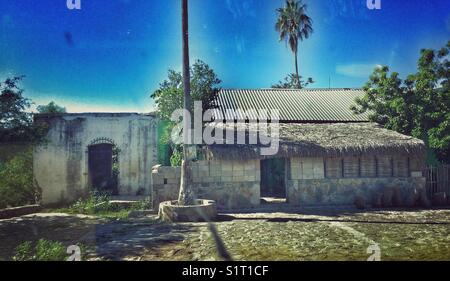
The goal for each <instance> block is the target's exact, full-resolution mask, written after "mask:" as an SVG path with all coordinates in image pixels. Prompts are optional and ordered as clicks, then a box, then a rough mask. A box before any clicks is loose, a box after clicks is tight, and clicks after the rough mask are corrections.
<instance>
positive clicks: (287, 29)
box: [275, 0, 313, 88]
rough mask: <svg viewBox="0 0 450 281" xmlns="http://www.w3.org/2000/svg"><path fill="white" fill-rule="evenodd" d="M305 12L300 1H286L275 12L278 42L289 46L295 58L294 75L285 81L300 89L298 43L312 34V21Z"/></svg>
mask: <svg viewBox="0 0 450 281" xmlns="http://www.w3.org/2000/svg"><path fill="white" fill-rule="evenodd" d="M306 10H307V5H306V4H304V3H303V2H302V0H286V2H285V5H284V7H282V8H279V9H277V10H276V12H277V16H278V18H277V22H276V24H275V30H276V31H277V32H278V33H279V34H280V38H279V40H280V41H285V42H286V44H289V47H290V48H291V51H292V53H294V57H295V75H294V76H293V77H289V76H288V77H287V79H288V81H286V82H290V83H292V82H293V81H292V78H293V79H294V82H296V86H295V87H294V88H301V87H302V85H301V83H300V82H301V81H300V79H301V77H300V75H299V71H298V45H299V41H303V40H304V39H307V38H308V37H309V36H310V35H311V34H312V33H313V28H312V19H311V18H310V17H309V16H308V15H307V14H306ZM297 78H298V79H297ZM289 80H291V81H289ZM281 84H283V82H281Z"/></svg>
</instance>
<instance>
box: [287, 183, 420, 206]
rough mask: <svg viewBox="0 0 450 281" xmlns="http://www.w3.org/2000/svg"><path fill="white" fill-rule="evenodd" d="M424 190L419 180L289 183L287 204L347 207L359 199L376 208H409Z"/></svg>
mask: <svg viewBox="0 0 450 281" xmlns="http://www.w3.org/2000/svg"><path fill="white" fill-rule="evenodd" d="M424 190H425V178H423V177H418V178H342V179H308V180H289V181H288V184H287V200H288V203H289V204H292V205H300V206H307V205H349V204H354V202H355V199H356V198H359V200H361V199H363V200H364V202H365V203H366V204H367V205H371V206H377V207H378V206H380V205H383V206H385V207H389V206H390V205H398V206H410V205H412V204H413V203H412V201H415V202H416V201H417V200H419V196H420V194H421V193H422V192H423V191H424ZM388 197H389V198H388ZM395 201H397V202H395Z"/></svg>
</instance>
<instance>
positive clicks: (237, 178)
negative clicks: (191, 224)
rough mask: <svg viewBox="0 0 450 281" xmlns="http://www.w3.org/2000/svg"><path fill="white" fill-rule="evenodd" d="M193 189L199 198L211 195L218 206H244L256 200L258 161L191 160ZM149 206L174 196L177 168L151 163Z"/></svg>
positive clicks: (220, 207) (177, 187)
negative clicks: (151, 197)
mask: <svg viewBox="0 0 450 281" xmlns="http://www.w3.org/2000/svg"><path fill="white" fill-rule="evenodd" d="M191 172H192V177H193V189H194V192H195V195H196V196H197V198H199V199H212V200H215V201H216V203H217V207H218V208H219V209H234V208H248V207H252V206H258V205H259V203H260V178H261V174H260V164H259V161H258V160H249V161H225V160H222V161H197V162H193V163H191ZM152 179H153V206H158V205H159V203H160V202H162V201H167V200H175V199H177V198H178V191H179V187H180V168H179V167H162V166H155V167H154V168H153V171H152Z"/></svg>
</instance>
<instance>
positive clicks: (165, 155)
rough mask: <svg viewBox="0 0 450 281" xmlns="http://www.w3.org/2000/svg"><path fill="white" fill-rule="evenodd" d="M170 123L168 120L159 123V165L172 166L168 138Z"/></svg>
mask: <svg viewBox="0 0 450 281" xmlns="http://www.w3.org/2000/svg"><path fill="white" fill-rule="evenodd" d="M170 123H171V122H169V121H166V120H161V121H160V122H158V137H159V139H158V144H157V146H158V163H160V164H161V165H164V166H168V165H170V155H171V154H170V153H171V151H170V142H169V139H170V138H169V137H168V136H167V135H168V133H169V132H170V128H169V126H171V124H170Z"/></svg>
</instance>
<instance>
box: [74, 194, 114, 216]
mask: <svg viewBox="0 0 450 281" xmlns="http://www.w3.org/2000/svg"><path fill="white" fill-rule="evenodd" d="M108 211H114V206H113V205H112V204H111V203H110V196H109V194H107V193H104V192H99V191H92V192H91V193H90V194H89V196H88V197H87V198H85V199H78V201H77V202H75V203H74V204H73V205H72V206H70V207H69V212H70V213H74V214H84V215H94V214H96V213H99V212H108Z"/></svg>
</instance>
